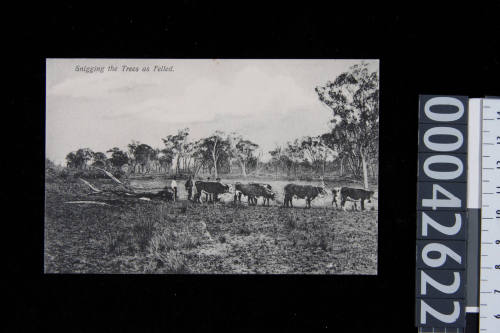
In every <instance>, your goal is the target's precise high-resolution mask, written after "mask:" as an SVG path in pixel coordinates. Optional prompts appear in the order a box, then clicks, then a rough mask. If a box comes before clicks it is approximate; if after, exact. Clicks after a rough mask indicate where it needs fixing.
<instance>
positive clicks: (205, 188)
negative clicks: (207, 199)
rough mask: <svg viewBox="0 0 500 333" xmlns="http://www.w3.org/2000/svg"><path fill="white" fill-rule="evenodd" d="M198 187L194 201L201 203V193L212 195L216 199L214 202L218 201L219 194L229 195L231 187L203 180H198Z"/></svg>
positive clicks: (195, 184)
mask: <svg viewBox="0 0 500 333" xmlns="http://www.w3.org/2000/svg"><path fill="white" fill-rule="evenodd" d="M194 186H195V187H196V195H195V196H194V201H199V202H201V193H202V192H205V193H207V194H210V195H211V196H213V198H214V202H215V201H217V196H218V195H219V194H223V193H228V192H229V185H225V184H222V183H219V182H205V181H202V180H197V181H196V182H194Z"/></svg>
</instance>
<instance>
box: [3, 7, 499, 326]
mask: <svg viewBox="0 0 500 333" xmlns="http://www.w3.org/2000/svg"><path fill="white" fill-rule="evenodd" d="M22 6H24V7H22V8H17V9H16V10H12V11H11V10H5V12H4V16H5V18H6V19H7V22H8V26H7V27H6V28H5V30H4V32H5V34H6V35H7V36H6V39H7V43H6V44H5V45H7V50H4V52H3V53H4V55H5V54H7V55H8V61H5V62H4V65H3V66H4V67H5V68H4V71H5V70H7V72H8V74H9V75H11V78H10V79H9V81H7V82H8V83H9V84H8V86H9V87H8V88H7V91H8V93H9V94H8V96H7V101H8V108H7V110H9V114H12V115H14V116H16V120H15V123H14V122H13V121H11V122H8V124H10V125H9V126H7V127H10V130H12V129H15V135H10V136H9V138H10V140H9V141H8V142H9V143H10V144H9V146H10V147H11V148H13V150H14V151H15V152H17V153H18V155H19V156H17V155H14V156H15V158H16V163H15V165H16V167H15V168H14V169H15V170H13V169H12V168H9V171H10V172H11V174H12V172H13V173H14V175H13V176H12V177H9V178H12V180H15V185H16V186H13V187H8V186H4V187H3V188H2V190H1V193H2V201H3V204H6V209H5V210H6V211H7V212H13V213H14V214H13V215H12V216H15V218H14V219H9V221H10V222H7V221H4V223H5V224H8V225H9V226H12V225H13V226H14V227H15V230H14V231H13V232H7V231H5V233H4V239H5V240H6V241H7V240H14V243H15V246H14V247H10V248H9V252H6V254H5V256H6V257H7V259H8V260H7V261H8V283H5V285H4V286H6V287H7V288H6V291H7V294H8V296H9V299H8V301H6V302H5V303H6V304H8V305H9V307H10V309H13V314H11V315H9V316H8V318H7V324H6V325H7V327H8V331H20V332H21V331H42V330H48V331H55V330H58V329H63V330H65V331H75V332H77V331H78V332H95V331H124V330H131V331H140V332H146V331H162V332H167V331H173V330H174V328H177V330H181V328H187V327H190V328H196V329H197V330H199V331H203V332H210V331H219V330H220V329H224V328H232V329H236V330H238V331H254V330H255V329H260V328H271V329H277V330H279V331H290V330H308V329H312V328H319V329H323V330H326V331H337V332H343V331H349V332H379V331H382V330H384V332H416V328H414V297H415V296H414V295H415V281H414V280H415V268H414V267H415V266H414V265H415V232H416V230H415V228H416V223H415V218H416V211H415V206H416V175H417V141H418V140H417V139H418V138H417V121H418V118H417V114H418V95H419V94H449V95H466V96H469V97H482V96H484V95H497V96H498V95H499V94H500V84H499V77H500V76H499V67H500V58H499V53H500V48H499V42H498V39H499V38H498V32H499V31H500V29H499V24H498V21H499V20H498V17H494V15H495V14H498V12H499V10H500V8H499V7H500V6H499V5H495V7H483V8H470V7H466V6H462V7H460V8H458V10H457V8H456V5H455V7H448V8H436V7H435V4H434V5H433V6H428V7H427V6H425V5H424V4H420V5H419V7H418V8H417V7H411V6H408V7H404V8H403V7H401V8H395V7H391V8H382V7H376V6H374V5H372V6H369V7H367V6H366V5H364V4H355V5H353V6H352V8H345V7H340V6H338V5H337V4H335V3H330V4H329V5H328V6H326V5H324V4H315V3H312V2H307V3H300V4H292V3H284V4H280V5H277V4H276V5H274V6H273V7H272V8H271V6H270V5H269V4H257V3H254V2H252V3H250V2H248V3H237V2H233V3H232V4H231V5H226V6H215V5H214V4H212V3H210V4H209V3H207V4H205V5H201V4H199V3H194V2H192V1H185V2H183V3H182V5H175V6H174V5H173V4H167V5H165V6H162V7H157V6H153V5H146V4H145V3H134V4H126V3H122V4H119V5H116V7H115V8H111V10H106V11H105V10H104V9H103V7H102V5H92V4H90V3H86V4H84V5H80V6H70V5H65V6H48V5H47V6H45V7H43V8H42V7H40V8H33V7H31V5H28V4H24V5H22ZM124 9H126V10H127V11H128V12H123V10H124ZM45 57H77V58H82V57H105V58H356V59H359V58H376V59H380V78H381V80H380V86H381V95H380V115H381V121H380V124H381V128H380V137H381V139H380V158H381V160H380V189H379V191H380V201H379V205H380V206H379V209H380V216H379V234H380V238H379V274H378V275H377V276H198V275H194V276H142V275H133V276H125V275H121V276H112V275H106V276H96V275H91V276H88V275H86V276H82V275H44V274H43V197H44V192H43V177H44V173H43V168H44V131H45V126H44V125H45V124H44V118H45V117H44V112H45V109H44V96H45V91H44V83H45ZM9 133H10V132H9ZM12 138H14V139H12ZM2 164H4V165H3V167H5V166H6V165H5V163H2ZM4 327H5V326H4Z"/></svg>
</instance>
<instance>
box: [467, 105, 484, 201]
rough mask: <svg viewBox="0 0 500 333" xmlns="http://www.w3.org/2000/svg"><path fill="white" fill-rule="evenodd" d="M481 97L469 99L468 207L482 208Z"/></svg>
mask: <svg viewBox="0 0 500 333" xmlns="http://www.w3.org/2000/svg"><path fill="white" fill-rule="evenodd" d="M481 121H482V117H481V99H480V98H470V99H469V119H468V126H467V132H468V133H467V208H472V209H480V208H481Z"/></svg>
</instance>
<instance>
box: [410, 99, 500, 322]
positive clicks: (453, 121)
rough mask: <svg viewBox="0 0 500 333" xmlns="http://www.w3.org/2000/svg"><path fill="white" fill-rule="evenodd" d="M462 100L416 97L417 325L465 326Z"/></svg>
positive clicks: (464, 128) (464, 115)
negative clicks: (417, 108)
mask: <svg viewBox="0 0 500 333" xmlns="http://www.w3.org/2000/svg"><path fill="white" fill-rule="evenodd" d="M466 100H467V98H464V97H448V96H421V97H420V102H421V104H420V113H419V121H420V124H419V148H418V151H419V154H418V155H419V156H418V188H417V200H418V201H417V210H419V212H418V215H417V216H418V220H417V239H418V240H417V257H416V265H417V275H416V280H417V284H416V294H417V298H418V299H417V306H416V309H417V313H416V323H417V326H420V327H454V328H455V327H464V326H465V314H464V304H463V298H464V297H465V281H464V277H465V273H464V269H465V264H466V263H465V258H466V256H465V254H466V242H465V240H466V229H467V228H466V219H465V216H466V215H465V213H464V210H465V208H466V207H465V204H466V194H467V184H466V181H467V173H466V169H467V155H466V154H467V123H466V122H467V118H468V114H467V102H466ZM499 140H500V138H499Z"/></svg>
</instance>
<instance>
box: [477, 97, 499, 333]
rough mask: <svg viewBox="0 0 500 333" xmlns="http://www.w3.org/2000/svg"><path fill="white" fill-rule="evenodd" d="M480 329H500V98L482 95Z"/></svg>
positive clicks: (492, 331) (487, 331)
mask: <svg viewBox="0 0 500 333" xmlns="http://www.w3.org/2000/svg"><path fill="white" fill-rule="evenodd" d="M480 102H481V110H482V117H481V247H480V254H481V257H480V272H479V273H480V282H479V331H480V332H481V333H483V332H485V333H498V332H500V99H488V98H487V99H481V101H480Z"/></svg>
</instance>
